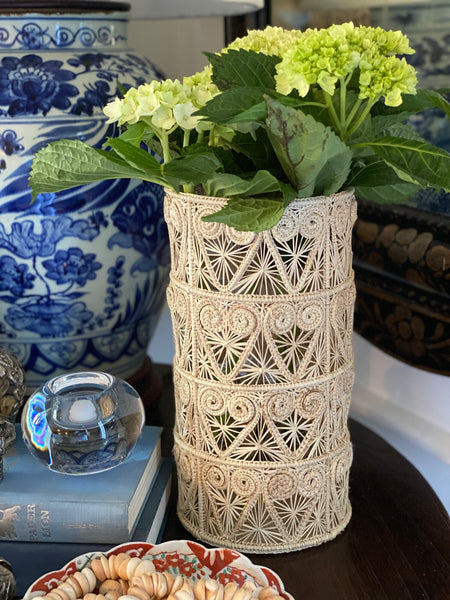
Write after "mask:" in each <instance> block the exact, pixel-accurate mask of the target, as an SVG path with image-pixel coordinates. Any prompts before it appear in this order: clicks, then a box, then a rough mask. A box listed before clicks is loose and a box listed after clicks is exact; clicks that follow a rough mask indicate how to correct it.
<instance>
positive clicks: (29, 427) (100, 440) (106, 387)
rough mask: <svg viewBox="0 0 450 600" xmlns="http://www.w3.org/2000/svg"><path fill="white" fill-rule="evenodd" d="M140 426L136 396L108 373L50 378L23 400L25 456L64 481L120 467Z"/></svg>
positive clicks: (142, 418) (141, 413) (140, 408)
mask: <svg viewBox="0 0 450 600" xmlns="http://www.w3.org/2000/svg"><path fill="white" fill-rule="evenodd" d="M144 422H145V412H144V406H143V404H142V400H141V398H140V396H139V394H138V393H137V392H136V390H135V389H134V388H133V387H132V386H131V385H129V384H128V383H126V382H125V381H123V379H120V378H119V377H115V376H113V375H109V374H107V373H102V372H96V371H92V372H90V371H84V372H79V373H69V374H65V375H59V376H58V377H54V378H53V379H51V380H50V381H48V382H47V383H45V384H44V385H43V386H42V387H40V388H38V389H37V390H36V391H35V392H34V393H33V394H32V395H31V396H30V398H29V399H28V400H27V402H26V404H25V406H24V409H23V412H22V420H21V425H22V435H23V439H24V441H25V444H26V446H27V447H28V450H29V451H30V452H31V454H32V455H33V456H35V457H36V458H37V459H38V460H39V461H40V462H41V463H43V464H44V465H46V466H47V467H48V468H49V469H50V470H52V471H57V472H59V473H65V474H69V475H85V474H90V473H99V472H100V471H106V470H108V469H112V468H113V467H116V466H118V465H119V464H121V463H122V462H123V461H124V460H125V458H126V457H127V456H128V455H129V454H130V453H131V452H132V450H133V448H134V447H135V445H136V442H137V440H138V439H139V436H140V435H141V432H142V428H143V426H144Z"/></svg>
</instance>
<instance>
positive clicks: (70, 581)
mask: <svg viewBox="0 0 450 600" xmlns="http://www.w3.org/2000/svg"><path fill="white" fill-rule="evenodd" d="M65 583H68V584H69V585H71V586H72V587H73V589H74V590H75V597H76V598H81V597H82V596H83V595H84V594H83V590H82V589H81V585H80V584H79V583H78V581H77V580H76V579H75V577H74V576H73V575H71V576H70V577H68V578H67V579H66V581H65Z"/></svg>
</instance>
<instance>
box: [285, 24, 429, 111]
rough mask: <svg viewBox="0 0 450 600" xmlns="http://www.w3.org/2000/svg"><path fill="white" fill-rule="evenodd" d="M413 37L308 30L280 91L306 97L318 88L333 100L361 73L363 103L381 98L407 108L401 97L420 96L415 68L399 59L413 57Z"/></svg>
mask: <svg viewBox="0 0 450 600" xmlns="http://www.w3.org/2000/svg"><path fill="white" fill-rule="evenodd" d="M413 52H414V50H412V48H411V47H410V46H409V41H408V38H407V37H406V36H405V35H404V34H403V33H402V32H400V31H385V30H383V29H381V28H380V27H377V28H373V27H355V26H354V25H353V23H351V22H350V23H343V24H342V25H332V26H331V27H329V28H328V29H321V30H316V29H308V30H307V31H305V32H304V33H303V35H302V36H300V37H299V39H298V40H297V41H295V43H294V44H292V45H291V47H290V48H289V49H288V50H287V52H286V54H285V55H284V57H283V60H282V61H281V63H279V64H278V65H277V75H276V85H277V91H278V92H280V93H282V94H286V95H287V94H289V93H291V92H292V91H293V90H297V91H298V92H299V94H300V96H306V94H307V93H308V91H309V89H310V87H311V86H312V85H315V84H317V85H318V86H319V87H320V88H322V90H324V91H325V92H326V93H327V94H329V95H330V96H333V95H334V92H335V89H336V86H337V84H338V81H345V80H346V79H348V78H349V77H350V76H351V75H352V73H353V72H354V71H355V69H356V68H359V69H360V76H359V84H360V91H359V98H360V99H362V100H363V99H369V100H371V101H375V100H377V99H379V98H380V97H381V96H384V97H385V102H386V104H388V105H389V106H398V105H399V104H400V103H401V94H402V93H407V94H414V93H415V89H416V85H417V79H416V76H415V71H414V68H413V67H411V66H410V65H408V64H407V63H406V61H405V60H404V59H403V58H402V59H401V58H398V57H397V56H395V55H396V54H411V53H413Z"/></svg>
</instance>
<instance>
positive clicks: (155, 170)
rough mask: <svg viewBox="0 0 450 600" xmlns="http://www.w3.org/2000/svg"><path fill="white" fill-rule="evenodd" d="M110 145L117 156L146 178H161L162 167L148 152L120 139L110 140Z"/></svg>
mask: <svg viewBox="0 0 450 600" xmlns="http://www.w3.org/2000/svg"><path fill="white" fill-rule="evenodd" d="M108 144H109V145H110V146H111V148H113V150H115V152H117V154H118V155H119V156H120V157H121V158H122V159H123V160H124V161H126V162H127V163H128V164H129V165H131V166H132V167H134V168H135V169H137V170H139V171H142V174H143V176H144V178H146V179H148V178H149V177H157V178H161V165H160V163H159V162H158V161H157V160H156V158H155V157H154V156H152V155H151V154H150V153H149V152H147V151H146V150H143V149H142V148H138V147H136V146H135V145H134V144H132V143H130V142H126V141H125V140H123V139H121V138H120V137H119V138H110V139H109V140H108Z"/></svg>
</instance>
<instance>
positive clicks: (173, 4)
mask: <svg viewBox="0 0 450 600" xmlns="http://www.w3.org/2000/svg"><path fill="white" fill-rule="evenodd" d="M128 2H129V4H130V5H131V11H130V19H177V18H182V17H217V16H225V17H228V16H232V15H242V14H245V13H250V12H254V11H256V10H260V9H262V8H263V7H264V0H128Z"/></svg>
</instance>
